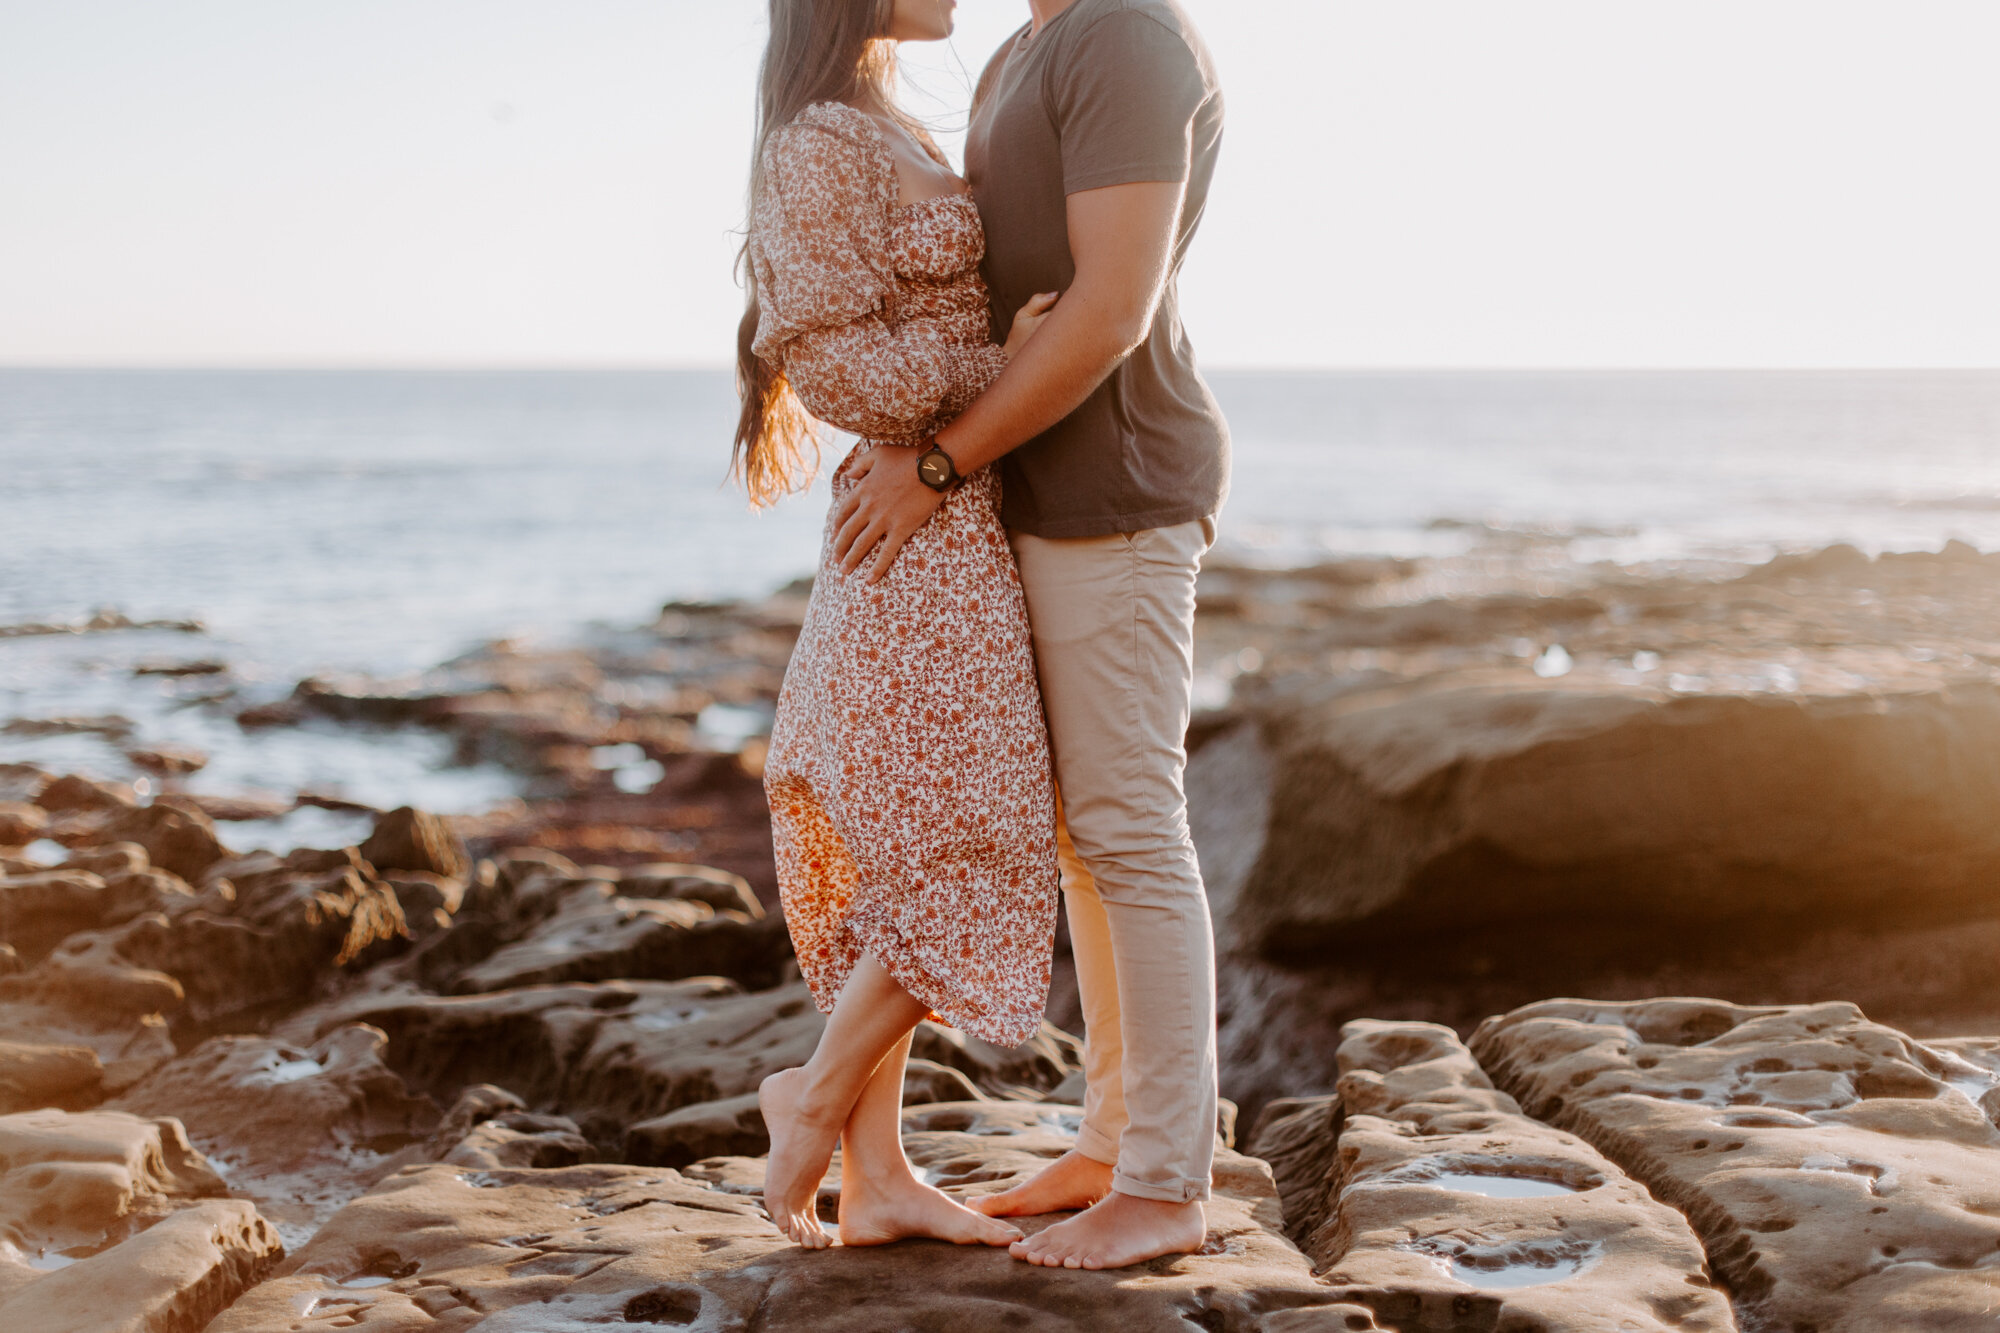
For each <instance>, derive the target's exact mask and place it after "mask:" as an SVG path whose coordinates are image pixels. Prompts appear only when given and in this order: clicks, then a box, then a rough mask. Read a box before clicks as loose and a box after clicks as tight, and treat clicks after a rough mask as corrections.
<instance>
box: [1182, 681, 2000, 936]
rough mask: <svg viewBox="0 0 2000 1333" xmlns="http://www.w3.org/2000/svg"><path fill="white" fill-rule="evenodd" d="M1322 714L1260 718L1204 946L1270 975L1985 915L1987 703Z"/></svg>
mask: <svg viewBox="0 0 2000 1333" xmlns="http://www.w3.org/2000/svg"><path fill="white" fill-rule="evenodd" d="M1329 693H1331V694H1332V697H1331V698H1319V699H1316V698H1315V696H1314V694H1313V691H1312V687H1307V686H1300V687H1299V689H1298V690H1296V691H1294V692H1292V693H1289V694H1287V693H1282V692H1280V693H1275V694H1273V695H1271V696H1270V697H1268V698H1266V699H1264V700H1262V701H1261V702H1260V703H1259V705H1258V709H1259V713H1260V716H1262V717H1263V718H1264V719H1265V720H1264V725H1263V739H1264V743H1265V744H1266V745H1267V746H1268V747H1269V749H1270V759H1269V764H1270V776H1269V779H1268V782H1269V788H1270V790H1271V792H1272V793H1273V795H1272V797H1271V800H1270V804H1269V813H1268V817H1267V819H1266V821H1265V823H1264V825H1263V837H1262V846H1261V849H1260V851H1259V854H1258V855H1257V857H1256V860H1255V863H1254V867H1255V868H1254V870H1253V871H1252V872H1250V873H1248V874H1246V875H1242V876H1241V877H1240V883H1241V888H1240V890H1239V895H1238V897H1237V900H1236V901H1235V902H1234V903H1233V904H1232V905H1231V906H1232V912H1231V920H1230V922H1229V923H1228V929H1227V931H1226V932H1225V933H1229V932H1233V933H1234V935H1235V936H1236V937H1238V938H1241V939H1242V940H1244V941H1245V942H1247V943H1248V944H1249V945H1251V946H1253V947H1255V948H1257V949H1259V950H1262V951H1264V952H1265V953H1267V954H1269V955H1271V956H1274V957H1277V956H1282V957H1295V958H1296V957H1308V956H1311V955H1312V954H1314V952H1315V951H1319V950H1322V949H1323V948H1324V947H1326V946H1328V945H1330V944H1340V945H1343V946H1348V947H1358V946H1359V945H1364V944H1366V943H1368V942H1370V941H1374V940H1381V939H1385V938H1391V937H1396V936H1402V937H1413V936H1422V935H1425V934H1438V933H1451V932H1465V931H1473V930H1477V929H1479V928H1481V927H1482V926H1487V925H1490V924H1493V923H1496V922H1515V921H1525V920H1539V919H1543V918H1560V919H1563V920H1565V921H1605V920H1608V921H1613V922H1642V923H1643V922H1657V923H1665V924H1664V925H1663V926H1662V929H1670V928H1671V927H1672V925H1673V923H1679V922H1700V923H1703V924H1704V925H1706V924H1708V923H1712V922H1714V921H1717V920H1729V919H1739V918H1740V919H1757V918H1760V917H1761V918H1786V917H1790V918H1799V917H1810V918H1812V919H1813V920H1815V921H1818V922H1822V923H1823V922H1824V921H1825V920H1827V919H1828V918H1830V917H1841V916H1845V917H1848V918H1859V917H1861V916H1863V915H1866V916H1867V917H1868V919H1870V920H1878V919H1882V920H1886V919H1903V920H1931V921H1935V920H1940V919H1945V918H1947V917H1949V916H1952V915H1955V914H1977V913H1979V912H1983V911H1987V910H1988V906H1987V895H1988V892H1989V887H1990V885H1991V884H1992V883H1993V882H1994V879H1995V877H1996V875H2000V821H1996V820H1995V819H1993V817H1992V811H1993V810H1994V809H1995V808H1996V807H2000V689H1996V688H1995V687H1993V686H1992V685H1989V684H1985V683H1969V682H1968V683H1964V684H1958V685H1953V686H1950V687H1946V688H1938V689H1933V690H1929V691H1925V692H1916V693H1882V694H1872V695H1855V696H1847V697H1814V696H1809V695H1805V694H1793V695H1786V694H1759V695H1748V694H1740V695H1720V694H1718V695H1690V696H1686V697H1677V696H1673V695H1670V694H1667V693H1666V692H1665V691H1664V690H1662V689H1660V688H1658V687H1656V686H1650V685H1633V686H1630V687H1629V688H1625V689H1622V690H1621V689H1619V688H1617V687H1615V686H1613V685H1611V684H1610V683H1608V682H1585V683H1577V682H1572V681H1570V680H1567V679H1552V680H1544V681H1536V680H1532V679H1531V678H1526V679H1524V675H1523V673H1519V672H1501V671H1498V670H1465V671H1459V672H1452V673H1444V674H1441V675H1437V676H1434V677H1431V678H1429V679H1426V680H1420V681H1410V682H1397V683H1394V684H1390V685H1386V686H1381V687H1379V688H1349V689H1347V690H1346V691H1345V692H1335V691H1331V690H1329V689H1327V688H1324V687H1321V688H1320V694H1321V695H1322V696H1324V695H1326V694H1329ZM1197 785H1198V784H1195V783H1194V782H1192V780H1191V791H1194V790H1195V787H1196V786H1197ZM1196 794H1197V795H1199V793H1198V792H1197V793H1196ZM1193 799H1194V797H1191V800H1193ZM1205 857H1206V853H1205ZM1238 859H1242V858H1241V857H1239V858H1238Z"/></svg>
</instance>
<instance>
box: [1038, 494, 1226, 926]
mask: <svg viewBox="0 0 2000 1333" xmlns="http://www.w3.org/2000/svg"><path fill="white" fill-rule="evenodd" d="M1213 531H1214V528H1213V525H1212V524H1211V523H1210V522H1209V521H1208V520H1205V519H1204V520H1197V521H1195V522H1192V523H1186V524H1179V525H1176V526H1175V527H1170V528H1153V529H1148V530H1145V531H1141V532H1136V533H1121V534H1116V535H1113V536H1110V537H1086V538H1072V539H1047V538H1040V537H1033V536H1029V535H1027V534H1021V533H1016V534H1014V549H1015V556H1016V559H1017V561H1018V562H1019V564H1020V569H1021V582H1022V586H1023V588H1024V590H1025V592H1026V594H1027V602H1028V619H1029V624H1030V626H1031V628H1032V630H1033V633H1034V644H1035V660H1036V665H1037V668H1038V670H1039V672H1040V675H1041V682H1042V696H1043V704H1044V707H1045V708H1046V709H1047V711H1048V717H1049V733H1050V741H1051V744H1052V747H1053V749H1054V752H1055V764H1056V777H1057V781H1058V783H1059V784H1060V785H1061V788H1062V794H1063V808H1064V812H1065V815H1066V817H1067V818H1068V821H1069V827H1070V832H1071V835H1072V837H1074V838H1075V840H1076V844H1077V850H1078V852H1079V854H1080V855H1081V856H1082V857H1083V858H1084V859H1085V860H1086V861H1088V862H1090V863H1092V865H1093V869H1095V870H1097V872H1098V874H1099V876H1100V880H1103V879H1105V878H1106V877H1107V874H1106V872H1107V871H1109V872H1110V873H1109V876H1108V877H1109V878H1112V879H1116V878H1118V874H1117V871H1118V865H1117V863H1118V862H1121V861H1125V860H1129V859H1131V858H1134V857H1139V858H1144V857H1146V856H1147V855H1148V854H1158V853H1160V852H1163V851H1166V850H1167V849H1169V848H1173V847H1176V846H1178V845H1179V844H1180V843H1182V842H1184V841H1185V839H1186V810H1185V800H1184V798H1183V796H1182V792H1181V770H1182V768H1183V766H1184V764H1185V758H1186V756H1185V751H1184V748H1183V746H1184V743H1185V738H1186V734H1187V724H1188V716H1189V711H1190V708H1191V703H1192V687H1193V651H1194V583H1195V573H1196V570H1197V569H1198V567H1199V565H1200V561H1201V556H1202V554H1203V552H1205V551H1206V550H1207V549H1208V545H1209V542H1210V539H1211V537H1212V534H1213ZM1107 859H1108V860H1109V861H1110V862H1112V864H1110V865H1105V864H1103V863H1104V862H1106V861H1107ZM1131 868H1132V869H1134V870H1138V869H1140V867H1139V866H1136V865H1135V866H1133V867H1131ZM1100 887H1101V888H1111V889H1113V890H1114V892H1115V890H1116V889H1117V888H1120V887H1122V886H1119V885H1115V884H1102V883H1101V884H1100Z"/></svg>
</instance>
